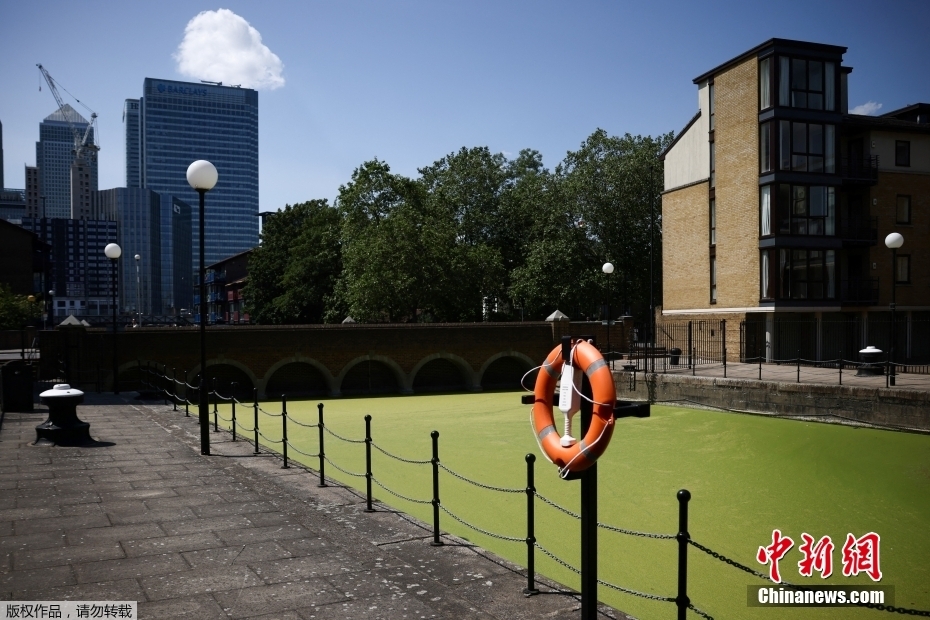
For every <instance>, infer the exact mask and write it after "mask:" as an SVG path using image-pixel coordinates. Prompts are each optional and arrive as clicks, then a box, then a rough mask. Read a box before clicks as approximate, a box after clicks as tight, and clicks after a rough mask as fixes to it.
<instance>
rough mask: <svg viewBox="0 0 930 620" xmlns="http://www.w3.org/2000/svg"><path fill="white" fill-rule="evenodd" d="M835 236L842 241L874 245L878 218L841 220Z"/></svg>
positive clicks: (876, 237)
mask: <svg viewBox="0 0 930 620" xmlns="http://www.w3.org/2000/svg"><path fill="white" fill-rule="evenodd" d="M836 236H837V237H839V238H840V239H842V240H844V241H854V242H858V243H855V244H854V245H874V244H876V243H878V218H877V217H868V218H862V219H856V220H850V221H842V222H840V223H839V226H838V227H837V231H836Z"/></svg>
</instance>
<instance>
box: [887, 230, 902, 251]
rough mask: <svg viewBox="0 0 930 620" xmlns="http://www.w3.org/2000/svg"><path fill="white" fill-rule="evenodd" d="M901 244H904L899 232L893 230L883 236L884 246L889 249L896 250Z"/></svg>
mask: <svg viewBox="0 0 930 620" xmlns="http://www.w3.org/2000/svg"><path fill="white" fill-rule="evenodd" d="M902 245H904V237H902V236H901V233H896V232H893V233H891V234H890V235H888V236H887V237H885V246H886V247H887V248H888V249H889V250H897V249H898V248H900V247H901V246H902Z"/></svg>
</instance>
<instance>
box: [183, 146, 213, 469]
mask: <svg viewBox="0 0 930 620" xmlns="http://www.w3.org/2000/svg"><path fill="white" fill-rule="evenodd" d="M218 178H219V174H217V172H216V167H215V166H214V165H213V164H211V163H210V162H208V161H206V160H203V159H198V160H197V161H195V162H194V163H192V164H191V165H190V166H188V167H187V182H188V183H189V184H190V186H191V187H193V188H194V189H195V190H197V193H198V194H200V385H199V386H198V390H197V392H198V394H199V398H198V400H199V403H198V404H199V407H198V408H199V418H200V453H201V454H205V455H208V456H209V454H210V412H209V410H208V408H207V392H206V390H205V389H204V386H205V384H206V374H207V285H206V282H205V280H206V274H207V269H206V265H205V263H204V252H203V237H204V235H203V227H204V206H203V201H204V196H205V195H206V193H207V192H209V191H210V190H211V189H213V186H214V185H216V181H217V179H218Z"/></svg>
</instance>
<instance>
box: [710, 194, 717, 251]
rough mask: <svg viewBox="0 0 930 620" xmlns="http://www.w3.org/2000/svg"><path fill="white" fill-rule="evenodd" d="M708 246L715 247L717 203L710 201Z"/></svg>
mask: <svg viewBox="0 0 930 620" xmlns="http://www.w3.org/2000/svg"><path fill="white" fill-rule="evenodd" d="M710 244H711V245H717V201H716V200H715V199H713V198H711V199H710Z"/></svg>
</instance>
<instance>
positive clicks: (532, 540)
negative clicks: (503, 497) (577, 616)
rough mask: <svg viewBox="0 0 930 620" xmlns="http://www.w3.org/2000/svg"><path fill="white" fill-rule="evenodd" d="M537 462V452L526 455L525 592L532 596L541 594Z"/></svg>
mask: <svg viewBox="0 0 930 620" xmlns="http://www.w3.org/2000/svg"><path fill="white" fill-rule="evenodd" d="M534 463H536V455H535V454H527V455H526V588H524V590H523V594H525V595H527V596H530V595H533V594H539V590H538V589H537V588H536V510H535V507H534V501H533V500H534V499H535V498H536V482H535V478H534V475H533V466H534Z"/></svg>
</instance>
